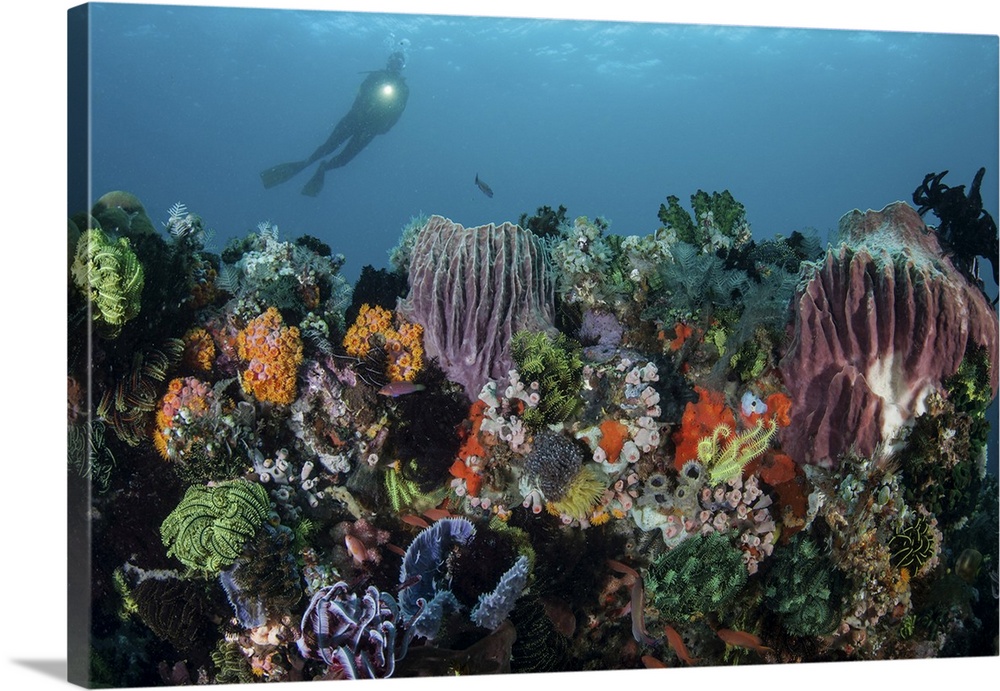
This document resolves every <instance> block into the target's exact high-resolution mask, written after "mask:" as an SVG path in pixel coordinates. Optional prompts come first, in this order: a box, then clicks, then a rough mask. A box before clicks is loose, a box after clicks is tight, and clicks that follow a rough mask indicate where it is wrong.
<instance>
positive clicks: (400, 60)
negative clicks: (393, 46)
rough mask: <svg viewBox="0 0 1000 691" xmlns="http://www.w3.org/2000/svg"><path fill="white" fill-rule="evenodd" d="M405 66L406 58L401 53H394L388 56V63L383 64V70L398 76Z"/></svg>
mask: <svg viewBox="0 0 1000 691" xmlns="http://www.w3.org/2000/svg"><path fill="white" fill-rule="evenodd" d="M405 66H406V56H405V55H403V53H402V52H400V51H398V50H397V51H396V52H395V53H393V54H392V55H390V56H389V60H388V62H386V63H385V69H386V71H387V72H393V73H396V74H398V73H399V72H401V71H402V69H403V68H404V67H405Z"/></svg>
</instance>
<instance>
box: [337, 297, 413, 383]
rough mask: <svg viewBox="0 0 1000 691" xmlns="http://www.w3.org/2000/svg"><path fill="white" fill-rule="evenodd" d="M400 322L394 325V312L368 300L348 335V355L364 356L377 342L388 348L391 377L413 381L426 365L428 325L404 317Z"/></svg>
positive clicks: (397, 379) (345, 342) (346, 338)
mask: <svg viewBox="0 0 1000 691" xmlns="http://www.w3.org/2000/svg"><path fill="white" fill-rule="evenodd" d="M396 322H397V325H396V327H395V328H394V327H393V324H392V313H391V312H390V311H389V310H387V309H385V308H384V307H379V306H378V305H375V306H374V307H372V306H370V305H368V304H364V305H362V306H361V310H360V311H359V312H358V317H357V319H355V320H354V324H352V325H351V328H349V329H348V330H347V334H346V335H345V336H344V348H345V349H346V350H347V354H348V355H351V356H353V357H356V358H364V357H367V356H368V354H369V353H370V352H371V349H372V346H373V345H377V346H379V347H381V348H382V349H383V350H384V351H385V354H386V358H387V360H388V361H387V363H386V372H385V373H386V376H387V377H388V378H389V381H413V380H414V379H415V378H416V376H417V373H418V372H420V370H421V369H422V368H423V366H424V346H423V342H422V339H423V334H424V329H423V327H422V326H420V324H411V323H409V322H406V321H403V320H402V319H397V320H396Z"/></svg>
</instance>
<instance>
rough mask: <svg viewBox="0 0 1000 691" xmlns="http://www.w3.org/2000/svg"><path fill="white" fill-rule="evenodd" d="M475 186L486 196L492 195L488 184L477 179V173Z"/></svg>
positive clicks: (477, 174)
mask: <svg viewBox="0 0 1000 691" xmlns="http://www.w3.org/2000/svg"><path fill="white" fill-rule="evenodd" d="M476 187H478V188H479V189H481V190H482V191H483V194H485V195H486V196H487V197H492V196H493V190H491V189H490V186H489V185H487V184H486V183H485V182H483V181H482V180H480V179H479V173H476Z"/></svg>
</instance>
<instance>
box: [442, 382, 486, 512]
mask: <svg viewBox="0 0 1000 691" xmlns="http://www.w3.org/2000/svg"><path fill="white" fill-rule="evenodd" d="M485 410H486V403H485V402H484V401H481V400H478V401H476V402H475V403H473V404H472V406H471V407H470V408H469V421H470V422H471V423H472V424H471V427H465V426H464V425H463V428H462V429H461V430H460V432H459V434H460V436H461V438H462V446H461V447H460V448H459V450H458V458H457V459H455V462H454V463H452V464H451V468H450V469H449V472H450V473H451V475H452V476H453V477H456V478H459V479H461V480H465V487H466V491H467V493H468V495H469V496H470V497H478V496H479V488H480V487H481V486H482V483H483V476H482V468H481V466H482V464H481V462H477V461H476V460H473V459H478V461H482V459H483V458H485V456H486V447H485V446H483V445H482V443H481V442H480V441H479V428H480V427H481V426H482V424H483V412H484V411H485Z"/></svg>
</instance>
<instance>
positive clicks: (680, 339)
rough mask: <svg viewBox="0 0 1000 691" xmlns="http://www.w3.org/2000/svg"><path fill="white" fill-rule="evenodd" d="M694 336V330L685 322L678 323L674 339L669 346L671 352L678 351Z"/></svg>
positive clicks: (675, 327)
mask: <svg viewBox="0 0 1000 691" xmlns="http://www.w3.org/2000/svg"><path fill="white" fill-rule="evenodd" d="M692 335H694V328H692V327H691V326H689V325H688V324H685V323H684V322H677V324H676V325H674V339H673V340H672V341H669V342H668V343H667V345H668V346H669V348H670V350H672V351H678V350H680V349H681V347H682V346H683V345H684V341H686V340H687V339H688V338H690V337H691V336H692Z"/></svg>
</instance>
